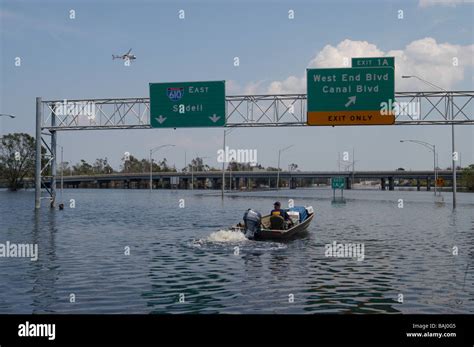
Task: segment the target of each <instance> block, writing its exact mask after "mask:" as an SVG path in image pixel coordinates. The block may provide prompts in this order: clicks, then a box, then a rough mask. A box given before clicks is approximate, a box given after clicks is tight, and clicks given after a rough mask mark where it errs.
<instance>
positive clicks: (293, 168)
mask: <svg viewBox="0 0 474 347" xmlns="http://www.w3.org/2000/svg"><path fill="white" fill-rule="evenodd" d="M288 168H289V170H290V171H296V169H297V168H298V165H297V164H294V163H291V164H290V165H288Z"/></svg>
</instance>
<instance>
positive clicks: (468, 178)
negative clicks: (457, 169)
mask: <svg viewBox="0 0 474 347" xmlns="http://www.w3.org/2000/svg"><path fill="white" fill-rule="evenodd" d="M461 180H462V184H463V186H464V187H466V188H467V190H469V191H474V164H471V165H469V166H468V167H466V168H464V169H463V170H462V178H461Z"/></svg>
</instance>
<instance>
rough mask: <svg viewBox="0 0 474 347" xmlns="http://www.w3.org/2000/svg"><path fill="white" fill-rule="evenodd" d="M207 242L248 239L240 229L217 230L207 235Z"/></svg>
mask: <svg viewBox="0 0 474 347" xmlns="http://www.w3.org/2000/svg"><path fill="white" fill-rule="evenodd" d="M207 241H209V242H243V241H248V240H247V238H246V237H245V235H244V234H243V233H242V232H240V231H234V230H219V231H216V232H213V233H212V234H211V235H209V236H208V237H207Z"/></svg>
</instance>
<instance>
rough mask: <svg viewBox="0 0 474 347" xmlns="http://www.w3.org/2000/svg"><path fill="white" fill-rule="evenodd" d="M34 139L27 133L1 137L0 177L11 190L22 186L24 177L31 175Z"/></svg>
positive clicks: (32, 174)
mask: <svg viewBox="0 0 474 347" xmlns="http://www.w3.org/2000/svg"><path fill="white" fill-rule="evenodd" d="M34 169H35V139H34V138H33V137H32V136H30V135H29V134H25V133H14V134H8V135H5V136H3V137H2V138H1V142H0V177H2V178H4V179H6V180H7V184H8V188H9V189H10V190H12V191H15V190H17V189H18V188H21V187H23V185H24V179H25V177H33V176H34Z"/></svg>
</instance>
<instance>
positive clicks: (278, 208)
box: [270, 201, 291, 222]
mask: <svg viewBox="0 0 474 347" xmlns="http://www.w3.org/2000/svg"><path fill="white" fill-rule="evenodd" d="M270 215H272V216H281V217H283V219H284V220H285V221H286V222H291V220H290V216H288V213H286V211H285V210H282V209H281V204H280V202H279V201H277V202H275V203H274V204H273V210H272V212H270Z"/></svg>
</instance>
